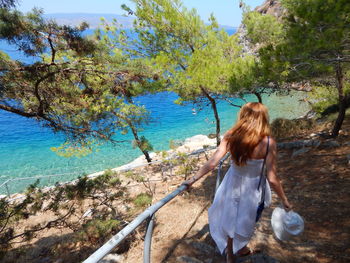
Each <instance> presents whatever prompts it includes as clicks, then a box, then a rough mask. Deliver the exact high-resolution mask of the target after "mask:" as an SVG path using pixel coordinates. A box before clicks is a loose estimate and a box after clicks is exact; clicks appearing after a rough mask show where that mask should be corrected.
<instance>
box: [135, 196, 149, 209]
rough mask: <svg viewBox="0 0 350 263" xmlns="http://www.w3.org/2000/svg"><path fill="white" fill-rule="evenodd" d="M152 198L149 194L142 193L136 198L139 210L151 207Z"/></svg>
mask: <svg viewBox="0 0 350 263" xmlns="http://www.w3.org/2000/svg"><path fill="white" fill-rule="evenodd" d="M151 203H152V196H151V195H150V194H148V193H141V194H138V195H137V196H136V198H135V199H134V204H135V206H136V207H137V208H143V207H146V206H149V205H151Z"/></svg>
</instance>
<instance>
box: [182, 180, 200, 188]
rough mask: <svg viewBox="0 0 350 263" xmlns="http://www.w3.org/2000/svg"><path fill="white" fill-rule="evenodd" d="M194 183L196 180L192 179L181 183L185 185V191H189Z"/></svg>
mask: <svg viewBox="0 0 350 263" xmlns="http://www.w3.org/2000/svg"><path fill="white" fill-rule="evenodd" d="M195 181H197V180H196V178H195V177H192V178H190V179H188V180H186V181H185V182H183V183H182V184H183V185H187V189H189V188H190V187H191V186H192V185H193V183H194V182H195Z"/></svg>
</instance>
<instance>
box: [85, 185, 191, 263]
mask: <svg viewBox="0 0 350 263" xmlns="http://www.w3.org/2000/svg"><path fill="white" fill-rule="evenodd" d="M186 189H187V185H181V186H180V187H179V188H177V189H176V190H175V191H174V192H172V193H171V194H169V195H167V196H166V197H164V198H163V199H162V200H160V201H158V202H157V203H155V204H154V205H152V206H150V207H149V208H147V209H146V210H145V211H144V212H143V213H141V214H140V215H138V216H137V217H136V218H135V219H134V220H133V221H132V222H131V223H130V224H128V225H127V226H126V227H124V228H123V229H122V230H121V231H119V232H118V233H117V234H116V235H114V236H113V237H112V238H111V239H110V240H109V241H108V242H107V243H105V244H104V245H103V246H102V247H100V248H99V249H98V250H96V251H95V252H94V253H93V254H92V255H90V257H88V258H87V259H86V260H85V261H83V263H97V262H99V261H100V260H101V259H102V258H104V257H105V256H106V255H107V254H108V253H109V252H111V250H112V249H113V248H115V247H116V246H117V245H118V244H119V243H120V242H121V241H123V239H124V238H125V237H126V236H127V235H129V234H130V233H131V232H132V231H134V230H135V228H137V227H138V226H139V225H140V224H141V223H142V222H143V221H144V220H146V219H147V218H149V217H150V216H152V215H153V214H154V213H155V212H157V211H158V209H160V208H161V207H162V206H164V205H165V204H166V203H168V202H169V201H170V200H171V199H173V198H174V197H175V196H177V195H178V194H180V193H181V192H183V191H185V190H186Z"/></svg>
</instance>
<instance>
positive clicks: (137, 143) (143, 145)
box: [133, 135, 153, 151]
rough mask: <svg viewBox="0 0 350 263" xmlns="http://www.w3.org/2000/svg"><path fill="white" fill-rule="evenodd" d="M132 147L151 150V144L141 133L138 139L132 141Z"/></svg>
mask: <svg viewBox="0 0 350 263" xmlns="http://www.w3.org/2000/svg"><path fill="white" fill-rule="evenodd" d="M133 147H134V148H136V147H138V148H140V150H141V151H153V146H152V145H151V144H150V142H149V141H148V140H147V139H146V137H145V136H143V135H142V136H141V138H140V140H139V141H136V140H134V141H133Z"/></svg>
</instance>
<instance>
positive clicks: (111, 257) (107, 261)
mask: <svg viewBox="0 0 350 263" xmlns="http://www.w3.org/2000/svg"><path fill="white" fill-rule="evenodd" d="M123 261H124V256H122V255H118V254H108V255H107V256H105V257H104V258H103V259H102V260H100V261H99V263H121V262H123Z"/></svg>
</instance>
